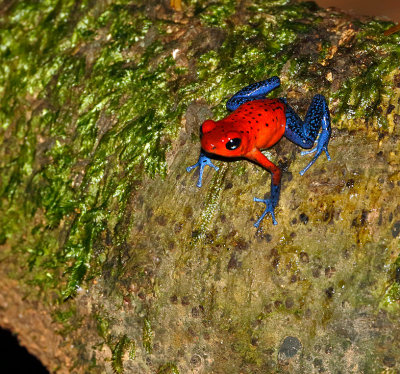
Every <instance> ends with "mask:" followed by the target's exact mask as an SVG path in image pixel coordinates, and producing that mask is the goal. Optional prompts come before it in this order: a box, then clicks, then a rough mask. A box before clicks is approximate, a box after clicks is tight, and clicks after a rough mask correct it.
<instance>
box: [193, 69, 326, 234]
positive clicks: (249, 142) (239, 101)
mask: <svg viewBox="0 0 400 374" xmlns="http://www.w3.org/2000/svg"><path fill="white" fill-rule="evenodd" d="M279 84H280V82H279V78H278V77H272V78H270V79H267V80H265V81H262V82H257V83H254V84H252V85H250V86H247V87H245V88H243V89H242V90H241V91H239V92H238V93H236V94H235V95H234V96H233V97H232V98H231V99H230V100H228V102H227V109H228V110H231V111H232V113H231V114H229V115H228V116H227V117H225V118H224V119H222V120H220V121H213V120H207V121H205V122H204V123H203V124H202V126H201V128H200V137H201V148H202V152H201V153H200V157H199V161H198V162H197V163H196V164H195V165H193V166H190V167H188V168H187V170H188V171H190V170H192V169H194V168H196V167H199V168H200V176H199V181H198V183H197V186H198V187H201V184H202V176H203V171H204V167H205V165H209V166H211V167H213V168H214V169H216V170H218V168H217V167H216V166H215V165H213V163H212V162H211V160H210V159H209V157H208V156H207V154H209V155H212V154H215V155H218V156H223V157H235V158H237V157H244V158H247V159H249V160H252V161H254V162H255V163H257V164H259V165H260V166H262V167H264V168H265V169H267V170H268V171H270V172H271V174H272V179H271V195H270V198H269V199H258V198H254V201H260V202H263V203H265V204H266V209H265V211H264V213H263V214H262V215H261V217H260V218H259V220H258V221H257V222H256V223H255V224H254V225H255V226H256V227H258V226H259V224H260V222H261V221H262V219H263V218H264V217H265V215H266V214H267V213H270V214H271V216H272V221H273V223H274V224H277V222H276V220H275V214H274V209H275V207H276V205H277V203H278V200H279V195H280V182H281V175H282V173H281V170H280V169H279V167H277V166H276V165H275V164H273V163H272V162H271V161H269V160H268V158H267V157H266V156H264V155H263V154H262V153H261V150H262V149H266V148H270V147H272V146H273V145H274V144H276V143H277V142H278V141H279V140H280V139H281V138H282V137H283V136H285V137H286V138H288V139H289V140H291V141H292V142H294V143H295V144H297V145H300V146H301V147H303V148H311V147H312V146H313V144H314V142H315V139H316V138H317V135H318V133H319V130H320V129H321V127H322V132H321V135H320V137H319V140H318V144H317V147H316V148H315V149H313V150H311V151H308V152H304V153H303V154H308V153H312V152H316V154H315V156H314V158H313V160H312V161H311V162H310V163H309V164H308V165H307V166H306V167H305V168H304V169H303V170H302V171H301V172H300V174H301V175H303V174H304V173H305V172H306V170H307V169H308V168H309V167H310V166H311V165H312V164H313V163H314V162H315V161H316V159H317V158H318V157H319V155H320V154H321V153H322V151H325V153H326V155H327V157H328V160H329V159H330V157H329V153H328V148H327V147H328V142H329V138H330V135H331V127H330V116H329V109H328V106H327V104H326V100H325V98H324V97H323V96H322V95H316V96H314V98H313V101H312V103H311V105H310V107H309V110H308V112H307V115H306V118H305V120H304V121H302V120H301V119H300V117H299V116H298V115H297V114H296V113H295V112H294V110H293V109H292V108H291V107H290V106H289V105H288V104H287V103H286V100H285V99H267V98H265V97H264V96H265V95H266V94H267V93H268V92H269V91H271V90H272V89H274V88H276V87H277V86H279Z"/></svg>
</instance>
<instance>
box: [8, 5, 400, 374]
mask: <svg viewBox="0 0 400 374" xmlns="http://www.w3.org/2000/svg"><path fill="white" fill-rule="evenodd" d="M0 5H1V9H2V11H1V12H0V24H1V32H0V38H1V43H0V44H1V48H0V60H1V63H0V108H1V110H0V129H1V130H0V140H1V144H2V147H1V148H0V169H1V173H0V178H1V179H0V180H1V182H0V197H1V198H0V245H1V247H0V248H1V251H0V274H1V276H2V279H7V282H3V283H2V284H3V285H2V286H1V296H2V298H1V299H0V300H1V306H2V308H0V325H7V327H10V328H12V329H13V330H15V331H17V332H18V331H19V332H22V331H23V334H22V333H21V335H20V336H21V340H22V342H25V343H26V344H28V345H29V347H30V348H31V349H32V350H33V351H35V352H38V354H39V357H40V358H41V359H42V360H43V361H44V362H45V363H46V365H47V366H48V367H49V368H50V369H51V370H52V371H54V372H60V373H62V372H87V371H89V372H104V371H106V372H111V371H112V370H114V371H116V372H123V371H124V372H143V373H154V372H159V373H176V372H178V371H179V372H181V373H187V372H199V373H200V372H204V373H208V372H215V373H226V372H232V373H235V372H243V373H266V372H296V373H298V372H304V373H309V372H318V371H319V372H323V371H325V372H338V371H341V372H351V371H354V372H381V371H384V370H393V371H395V370H399V369H400V354H399V352H400V347H399V342H398V341H397V340H396V338H395V337H396V336H397V335H398V334H399V331H398V330H399V327H398V322H399V320H398V315H397V314H398V308H399V299H400V296H399V295H400V293H399V283H400V279H399V278H400V277H399V275H398V274H399V261H400V260H399V258H400V257H399V253H400V248H399V237H400V165H399V164H400V161H399V160H400V157H399V152H400V145H399V136H400V130H399V126H400V107H399V96H400V71H399V66H398V61H399V58H400V43H399V42H400V36H399V35H398V34H394V35H391V36H389V37H385V36H384V35H383V32H384V30H385V29H387V28H388V27H390V25H391V24H390V23H389V22H382V21H377V20H372V19H362V20H360V19H358V20H356V19H352V18H350V17H349V16H346V15H344V14H341V13H340V12H336V11H332V10H329V11H328V10H323V9H319V8H318V7H317V6H316V5H315V4H314V3H311V2H306V3H296V2H293V1H289V0H269V1H265V0H254V1H247V0H246V1H240V2H239V1H238V2H237V1H233V0H228V1H225V0H224V1H220V2H214V1H206V0H205V1H187V2H183V12H175V11H173V10H172V9H170V8H169V4H168V2H167V1H166V2H161V3H159V2H152V3H143V2H140V1H137V0H136V1H128V0H119V1H97V2H92V1H87V0H82V1H78V2H76V1H62V2H61V1H53V0H49V1H40V2H13V1H11V2H9V1H5V2H3V4H1V3H0ZM273 75H278V76H280V77H281V81H282V86H281V88H280V89H278V90H276V91H274V92H273V93H272V94H271V96H276V97H278V96H285V97H287V98H288V101H289V103H290V104H291V105H292V106H293V107H294V108H295V109H296V110H297V111H298V112H299V114H301V115H302V116H304V113H305V111H306V109H307V107H308V105H309V103H310V101H311V98H312V96H313V95H315V94H316V93H321V94H324V95H325V96H326V98H327V99H328V102H329V106H330V108H331V114H332V123H333V137H332V140H331V142H330V152H331V155H332V161H331V162H327V161H326V160H323V159H322V158H321V159H319V160H318V162H317V163H316V164H315V165H314V166H313V168H312V169H311V170H310V171H309V172H307V173H306V175H305V176H304V177H300V176H299V175H298V171H300V170H301V169H302V167H304V165H305V164H306V163H307V159H305V158H302V157H300V150H299V149H298V148H297V147H295V146H294V145H293V144H291V143H290V142H287V141H286V140H282V141H281V142H280V143H279V144H278V145H277V146H276V147H274V148H273V149H271V150H268V156H269V157H270V158H271V159H272V160H273V161H274V162H275V163H278V164H279V165H280V166H281V167H282V168H283V170H284V174H283V184H282V195H281V200H280V203H279V206H278V209H277V220H278V222H279V225H278V226H276V227H273V226H272V224H271V222H270V220H269V219H267V218H266V219H265V220H264V222H263V224H262V228H261V229H260V230H258V231H256V230H255V229H253V227H252V223H253V222H254V220H255V219H256V217H257V215H258V214H260V206H257V205H255V204H253V203H252V197H253V196H256V195H260V193H268V192H269V175H268V173H267V172H265V171H263V170H261V169H260V168H259V167H257V166H255V165H252V164H250V163H248V162H246V161H236V162H229V163H227V162H223V161H217V162H219V165H220V166H221V169H220V171H219V172H218V173H215V172H214V170H211V171H207V172H206V173H205V183H204V185H203V187H202V189H200V190H198V189H197V188H196V187H195V179H196V176H194V175H190V174H187V173H186V172H185V167H186V166H187V165H189V164H190V163H193V162H194V161H195V159H196V158H197V155H198V152H199V137H198V128H199V126H200V124H201V122H202V121H203V120H205V119H206V118H208V117H209V116H212V117H213V118H217V119H218V118H222V117H223V116H225V115H226V110H225V102H226V99H227V98H229V97H230V96H231V95H232V94H233V93H235V92H236V91H238V90H239V89H240V88H242V87H243V86H245V85H247V84H249V83H251V82H254V81H258V80H262V79H265V78H267V77H270V76H273ZM15 298H17V299H18V300H20V301H21V303H10V300H14V299H15ZM24 299H25V300H26V301H25V303H23V302H22V300H24ZM12 304H14V305H17V304H18V308H19V310H18V311H17V309H16V308H13V306H12ZM23 305H24V307H22V306H23ZM38 305H39V306H38ZM21 308H22V309H23V311H22V310H21ZM36 308H37V309H38V310H40V311H41V312H40V313H44V314H47V317H48V316H49V315H51V317H52V319H53V321H55V322H56V323H57V324H58V326H59V327H57V328H56V329H54V328H53V327H49V328H48V329H43V334H44V335H45V336H52V337H53V338H54V341H59V340H57V339H58V334H61V335H62V336H64V337H65V339H67V341H69V342H70V344H69V346H68V348H67V347H66V345H63V343H57V344H59V345H58V346H57V350H58V351H57V354H56V353H55V352H54V351H49V350H48V349H46V345H45V343H43V341H42V342H41V341H33V342H32V341H30V340H29V339H28V338H24V334H26V335H29V329H26V327H25V328H22V327H21V326H20V321H19V320H18V318H17V314H18V313H28V312H29V313H31V312H32V313H34V310H35V309H36ZM39 315H40V314H37V316H39ZM37 318H39V317H37ZM28 327H29V326H28ZM53 330H57V332H55V331H53ZM53 338H52V339H53ZM28 342H29V343H28ZM288 342H289V343H290V344H289V343H288ZM71 346H73V347H74V348H71ZM71 349H73V352H74V353H75V355H73V354H72V355H71ZM293 352H295V353H294V354H292V353H293ZM55 362H57V364H55Z"/></svg>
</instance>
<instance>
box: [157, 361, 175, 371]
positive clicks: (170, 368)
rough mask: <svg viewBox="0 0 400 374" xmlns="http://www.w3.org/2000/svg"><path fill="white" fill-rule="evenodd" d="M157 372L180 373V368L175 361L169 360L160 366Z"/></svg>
mask: <svg viewBox="0 0 400 374" xmlns="http://www.w3.org/2000/svg"><path fill="white" fill-rule="evenodd" d="M157 374H179V370H178V368H177V367H176V365H175V364H174V363H172V362H167V363H166V364H164V365H162V366H160V368H159V369H158V370H157Z"/></svg>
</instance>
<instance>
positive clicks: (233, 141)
mask: <svg viewBox="0 0 400 374" xmlns="http://www.w3.org/2000/svg"><path fill="white" fill-rule="evenodd" d="M241 142H242V141H241V139H240V138H234V139H231V140H229V142H228V143H226V149H229V150H230V151H233V150H234V149H236V148H237V147H239V145H240V143H241Z"/></svg>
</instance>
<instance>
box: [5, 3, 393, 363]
mask: <svg viewBox="0 0 400 374" xmlns="http://www.w3.org/2000/svg"><path fill="white" fill-rule="evenodd" d="M186 6H187V7H189V10H190V11H193V13H194V14H195V15H196V16H198V17H199V18H200V20H201V23H202V27H204V28H207V29H208V28H209V27H210V26H211V27H212V28H214V29H219V28H220V29H223V32H224V37H225V39H224V41H223V43H222V45H220V46H218V48H214V49H213V50H207V51H206V52H199V51H198V50H197V46H196V43H193V45H192V46H190V47H188V50H187V53H186V54H187V58H188V59H189V60H190V61H191V65H190V67H186V66H185V67H182V66H177V65H176V64H175V60H174V58H173V57H172V50H173V49H174V48H175V47H176V45H175V44H174V43H176V42H170V40H168V42H165V40H164V39H163V38H164V37H165V36H166V35H168V32H167V31H168V27H169V26H170V25H171V24H170V22H169V21H165V20H160V19H157V18H150V17H149V16H148V15H147V14H146V9H145V7H144V6H143V5H142V4H141V3H140V2H135V1H134V2H132V1H128V0H120V1H115V2H112V3H111V4H110V2H106V1H99V2H91V1H81V2H75V1H63V2H59V1H58V2H56V1H47V2H17V3H14V4H13V5H12V6H11V7H10V8H9V10H8V11H7V14H4V13H2V15H1V17H2V19H1V22H2V25H5V26H6V27H3V31H2V33H1V36H0V37H1V43H0V44H1V47H0V59H1V61H2V63H1V68H0V108H1V110H0V126H1V130H0V141H1V143H2V147H1V150H0V168H1V169H0V170H1V173H0V178H1V182H0V196H1V200H0V211H1V214H0V230H1V231H0V244H3V243H5V242H6V241H7V242H8V243H9V244H10V246H11V247H12V248H13V249H14V250H18V251H19V253H22V254H23V256H22V257H21V259H20V262H21V265H22V266H25V264H27V265H28V269H29V270H30V273H29V275H27V278H28V279H27V280H28V281H29V282H32V283H33V284H35V285H38V286H39V289H41V290H46V289H48V288H51V289H53V290H55V291H56V292H57V293H58V295H59V296H60V297H61V298H63V299H67V298H69V297H71V296H73V295H74V294H75V292H76V290H77V289H78V288H79V287H82V286H83V285H84V280H85V279H87V280H88V279H91V278H92V277H96V276H98V275H99V274H101V273H103V270H104V268H106V267H107V266H108V268H107V269H106V270H108V269H109V268H112V270H111V271H109V272H104V273H106V274H111V275H107V276H110V277H112V276H114V277H115V276H116V275H118V276H121V275H122V274H123V273H124V271H125V269H124V267H123V263H124V262H123V261H122V260H121V258H122V257H123V255H124V253H123V252H124V250H123V248H124V244H125V242H126V241H127V238H128V235H129V232H130V230H129V229H130V227H131V226H132V224H133V222H132V215H131V213H130V210H129V209H128V207H130V205H131V203H132V201H131V200H132V198H133V196H134V192H135V189H136V186H138V185H139V183H140V181H141V180H142V178H143V176H144V175H149V176H151V177H154V176H156V175H160V176H165V175H166V173H167V166H166V152H167V151H168V150H169V149H170V147H171V141H172V140H173V139H174V138H175V137H176V135H177V133H178V131H179V129H180V126H181V119H182V117H183V115H184V113H185V111H186V108H187V106H188V104H189V103H191V102H193V101H197V100H200V99H204V100H206V102H207V103H208V104H209V106H210V107H212V109H213V111H214V116H215V118H221V117H223V116H225V115H226V109H225V101H226V99H227V98H228V97H230V96H231V95H232V94H233V93H234V92H236V91H237V90H239V89H240V88H242V87H243V86H245V85H247V84H249V83H251V82H254V81H258V80H262V79H265V78H267V77H269V76H272V75H282V71H284V72H285V75H284V77H285V78H284V79H283V82H282V88H281V89H279V90H276V91H275V92H274V93H273V95H274V96H280V95H284V94H285V92H286V91H287V89H289V88H296V87H302V88H304V91H307V90H309V91H311V89H312V91H313V92H315V93H316V92H321V93H324V94H325V95H326V96H327V97H328V99H329V100H330V101H331V102H333V101H335V100H336V101H337V103H338V104H337V108H336V111H335V113H334V123H335V127H340V126H341V127H350V125H349V120H358V119H367V120H368V121H369V120H370V117H371V116H372V115H374V118H373V119H371V121H372V122H373V124H374V128H375V129H379V130H386V129H388V126H389V125H388V122H387V119H386V116H385V115H384V111H382V114H380V115H377V114H376V113H377V109H378V108H379V107H380V106H382V105H383V102H382V97H383V96H385V95H386V96H390V95H391V90H392V89H393V87H392V83H391V81H390V77H389V75H390V74H391V72H392V71H393V70H394V69H395V68H397V67H398V61H399V57H400V56H399V53H400V47H399V37H400V36H399V35H398V34H397V35H396V34H394V35H392V36H390V37H384V36H383V30H385V29H386V28H387V26H388V24H387V23H385V22H376V21H371V22H368V23H365V24H363V23H359V24H357V25H356V26H357V27H358V29H359V31H358V32H357V34H356V35H355V39H354V43H353V44H352V45H351V48H353V49H354V51H360V53H362V54H363V57H364V58H365V60H366V61H368V64H366V65H365V66H360V67H359V70H358V71H356V72H355V73H354V74H353V75H349V77H348V78H346V79H345V81H343V82H340V83H341V84H340V88H339V89H338V91H336V92H331V91H330V87H329V86H328V83H327V82H325V81H324V79H322V78H321V76H323V74H324V73H325V70H324V69H325V67H323V66H321V64H320V63H321V62H322V61H324V59H326V57H327V55H328V54H329V51H330V48H331V44H332V41H331V40H330V39H329V36H330V35H329V33H328V31H326V30H325V28H324V26H323V27H321V25H320V24H321V22H322V21H321V19H320V18H318V17H317V16H316V15H315V8H314V7H315V6H314V5H312V4H311V3H301V4H297V3H292V2H290V1H287V0H275V1H261V0H260V1H255V2H252V3H251V5H248V8H247V9H244V10H242V9H240V4H238V3H237V2H235V1H232V0H226V1H225V0H224V1H221V2H205V1H191V2H187V4H186ZM241 11H243V12H246V17H244V18H243V20H241V18H240V17H239V18H240V20H237V19H236V18H237V16H238V15H239V16H240V15H241V13H240V12H241ZM235 17H236V18H235ZM174 26H176V25H174ZM185 27H186V26H185ZM309 35H321V37H319V39H321V48H320V49H319V50H318V48H316V52H315V54H313V53H311V52H309V53H308V52H307V51H306V52H304V51H300V50H299V49H298V45H299V44H301V43H303V41H304V39H307V37H308V36H309ZM166 40H167V39H166ZM313 40H314V39H312V41H313ZM314 42H315V40H314ZM184 47H185V48H186V46H184ZM349 48H350V47H349ZM318 62H319V63H318ZM193 77H195V78H193ZM343 119H345V120H346V121H345V122H344V121H343ZM356 126H358V128H360V127H362V126H364V125H363V122H362V121H359V122H357V125H356ZM227 168H228V166H227V165H226V164H224V166H222V167H221V170H220V172H219V173H217V174H215V176H214V177H213V181H212V186H211V188H209V190H208V194H207V197H206V199H205V205H206V207H205V209H204V210H203V212H202V214H201V218H200V220H199V224H198V227H196V228H195V230H194V231H193V237H194V238H193V241H192V244H197V243H199V240H200V239H201V240H202V239H204V238H205V236H206V234H207V232H208V230H209V227H210V224H211V223H212V221H213V218H214V216H215V212H216V211H217V205H218V201H219V196H220V194H221V191H222V188H223V183H224V177H225V175H226V171H227ZM243 172H244V169H243V168H242V167H238V168H236V169H235V171H234V173H235V174H241V173H243ZM107 236H109V237H110V238H109V241H110V242H111V243H112V244H107V243H105V242H106V240H105V238H106V237H107ZM285 245H286V250H289V249H290V251H293V252H296V250H297V249H296V248H292V247H290V245H287V243H285ZM278 249H279V251H280V252H279V253H280V254H281V249H282V252H283V246H282V248H280V247H279V248H278ZM283 255H284V254H283ZM215 258H217V256H216V257H215ZM140 266H142V264H141V265H140ZM23 269H24V267H23ZM293 269H295V267H293ZM136 270H137V271H136ZM278 270H279V269H278ZM135 271H136V273H135V275H134V276H136V277H138V278H140V277H143V278H145V275H143V274H144V271H143V269H142V268H140V269H135ZM293 271H295V270H293ZM149 287H151V286H149ZM396 287H397V286H395V285H393V286H392V287H391V288H390V291H389V292H388V300H389V299H390V300H392V301H393V300H398V287H397V288H396ZM278 296H279V295H278ZM396 298H397V299H396ZM287 313H289V312H287ZM293 313H296V312H293ZM56 318H59V319H61V320H62V319H63V318H72V316H70V315H69V314H68V313H66V314H65V315H64V316H56ZM97 322H98V323H97V327H98V333H99V335H100V336H101V337H102V338H103V339H104V340H107V339H109V331H108V330H109V326H108V322H106V320H104V319H101V318H100V317H99V319H98V320H97ZM142 335H143V346H144V348H145V350H146V352H147V353H150V352H151V349H152V339H153V331H152V327H151V324H150V322H149V320H148V319H145V320H144V323H143V334H142ZM127 339H128V338H126V337H123V338H121V340H120V341H119V342H118V343H116V345H115V348H114V350H113V359H114V361H115V362H116V364H115V365H116V367H117V369H114V370H122V361H121V360H122V356H123V352H124V351H126V350H128V349H129V348H127V346H128V343H127ZM245 346H246V349H245V350H247V349H248V351H249V353H248V358H249V360H250V361H257V357H255V356H254V357H253V351H252V348H251V347H248V346H247V345H245ZM132 352H134V349H133V351H132ZM246 354H247V353H246ZM168 365H169V364H168ZM171 365H172V364H171ZM171 367H172V366H171ZM160 370H161V369H160ZM171 370H172V369H171ZM174 370H175V369H174Z"/></svg>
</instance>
